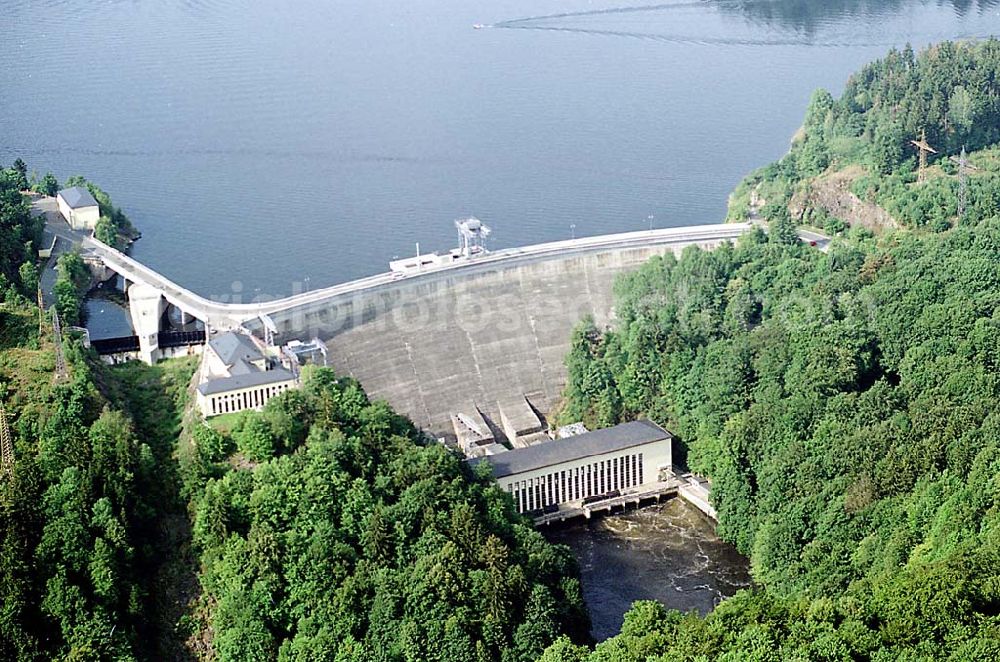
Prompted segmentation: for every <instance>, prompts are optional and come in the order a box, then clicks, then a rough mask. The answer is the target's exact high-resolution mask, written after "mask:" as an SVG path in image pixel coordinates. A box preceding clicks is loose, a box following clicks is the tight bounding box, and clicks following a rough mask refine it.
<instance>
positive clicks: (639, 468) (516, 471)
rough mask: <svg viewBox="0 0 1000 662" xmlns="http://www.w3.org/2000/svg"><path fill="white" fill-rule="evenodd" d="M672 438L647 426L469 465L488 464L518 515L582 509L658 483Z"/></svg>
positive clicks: (627, 426)
mask: <svg viewBox="0 0 1000 662" xmlns="http://www.w3.org/2000/svg"><path fill="white" fill-rule="evenodd" d="M672 445H673V435H671V434H670V433H669V432H667V431H666V430H664V429H663V428H661V427H660V426H658V425H656V424H655V423H652V422H650V421H634V422H632V423H622V424H621V425H616V426H615V427H612V428H606V429H604V430H595V431H594V432H586V433H584V434H579V435H575V436H572V437H569V438H567V439H557V440H554V441H549V442H545V443H541V444H537V445H534V446H528V447H527V448H516V449H514V450H510V451H507V452H504V453H498V454H496V455H489V456H486V457H477V458H473V459H470V460H468V462H469V464H470V466H473V467H474V466H475V465H478V464H480V463H482V462H489V463H490V464H491V465H492V468H493V476H494V478H496V480H497V483H498V484H499V485H500V487H501V488H503V489H505V490H507V491H508V492H510V493H511V495H512V496H513V497H514V503H515V504H516V505H517V510H518V512H520V513H532V512H537V511H544V510H547V509H552V508H558V507H559V506H562V505H582V504H584V503H590V502H592V501H594V500H595V499H598V500H599V499H601V498H603V497H607V498H614V497H616V496H618V495H619V494H626V493H628V492H630V491H635V490H639V489H640V488H643V487H648V486H651V485H655V484H657V483H660V482H661V481H662V480H663V478H664V475H665V473H668V472H672V470H673V455H672Z"/></svg>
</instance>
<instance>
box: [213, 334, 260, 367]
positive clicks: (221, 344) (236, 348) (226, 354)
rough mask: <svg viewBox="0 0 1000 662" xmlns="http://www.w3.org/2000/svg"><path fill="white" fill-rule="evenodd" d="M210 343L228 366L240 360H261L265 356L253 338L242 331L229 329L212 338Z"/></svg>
mask: <svg viewBox="0 0 1000 662" xmlns="http://www.w3.org/2000/svg"><path fill="white" fill-rule="evenodd" d="M208 344H209V346H211V348H212V349H213V350H214V351H215V353H216V354H218V355H219V358H220V359H221V360H222V362H223V363H224V364H226V365H227V366H231V365H235V364H236V363H238V362H240V361H259V360H260V359H262V358H264V355H263V354H261V352H260V349H258V348H257V345H255V344H254V342H253V340H251V339H250V338H249V337H248V336H246V335H244V334H242V333H234V332H233V331H227V332H226V333H223V334H222V335H220V336H219V337H218V338H212V340H210V341H209V343H208Z"/></svg>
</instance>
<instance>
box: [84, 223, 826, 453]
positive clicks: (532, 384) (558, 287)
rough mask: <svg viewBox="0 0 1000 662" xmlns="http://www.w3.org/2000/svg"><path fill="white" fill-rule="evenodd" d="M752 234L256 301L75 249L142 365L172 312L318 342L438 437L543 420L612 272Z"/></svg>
mask: <svg viewBox="0 0 1000 662" xmlns="http://www.w3.org/2000/svg"><path fill="white" fill-rule="evenodd" d="M752 227H753V226H752V225H751V224H747V223H730V224H718V225H705V226H692V227H681V228H668V229H656V230H648V231H639V232H628V233H621V234H611V235H602V236H597V237H584V238H578V239H571V240H565V241H556V242H549V243H544V244H537V245H533V246H526V247H520V248H509V249H502V250H497V251H495V252H483V253H480V254H477V255H473V256H471V257H464V258H462V259H457V260H455V261H453V262H449V263H448V264H446V265H441V266H437V265H431V266H425V267H421V268H418V269H411V270H406V271H390V272H387V273H382V274H378V275H375V276H370V277H367V278H361V279H358V280H354V281H350V282H347V283H342V284H339V285H335V286H332V287H327V288H323V289H317V290H312V291H309V292H305V293H301V294H296V295H293V296H290V297H285V298H280V299H274V300H271V301H259V302H252V303H231V302H224V301H213V300H211V299H208V298H206V297H204V296H201V295H199V294H196V293H194V292H192V291H190V290H188V289H186V288H183V287H181V286H180V285H178V284H176V283H174V282H173V281H171V280H170V279H168V278H166V277H165V276H163V275H161V274H159V273H158V272H156V271H155V270H153V269H151V268H149V267H147V266H145V265H143V264H141V263H140V262H138V261H136V260H134V259H133V258H131V257H129V256H127V255H125V254H124V253H122V252H120V251H118V250H115V249H113V248H111V247H109V246H106V245H105V244H103V243H101V242H99V241H97V240H95V239H93V238H87V239H84V240H83V245H82V248H83V251H84V256H85V258H86V259H87V260H88V262H90V263H91V264H92V265H95V266H103V268H104V269H105V270H106V272H105V273H104V274H103V275H104V276H106V277H110V276H111V275H112V273H113V274H118V275H120V276H122V277H123V278H124V279H125V281H126V283H127V284H130V286H128V287H127V292H128V299H129V309H130V315H131V318H132V323H133V328H134V329H135V333H136V335H138V337H139V344H140V352H139V356H140V358H141V359H142V360H144V361H146V362H154V361H155V360H157V359H158V358H160V356H161V354H160V352H159V348H158V346H157V344H156V343H157V334H158V332H159V331H160V324H161V320H162V318H163V316H164V313H165V312H166V310H167V308H168V307H169V306H174V307H176V308H177V309H179V310H180V311H181V313H182V315H183V316H185V317H193V318H197V319H199V320H201V321H202V322H203V323H204V324H205V325H206V327H207V328H209V329H210V330H212V331H216V330H225V329H233V328H237V327H240V326H242V327H244V328H247V329H249V330H251V331H258V332H263V333H265V334H267V333H270V334H272V335H273V337H274V339H275V341H280V342H287V341H289V340H292V339H311V338H319V339H320V340H322V341H323V342H324V343H325V344H326V346H327V350H328V356H329V363H330V365H331V366H332V367H333V368H334V369H335V370H336V371H337V372H338V373H339V374H344V375H350V376H352V377H354V378H356V379H358V381H359V382H360V383H361V384H362V386H364V388H365V389H366V391H367V392H368V393H369V394H370V395H371V396H372V397H373V398H381V399H385V400H386V401H388V402H389V404H390V405H392V406H393V408H395V409H396V410H397V411H399V412H401V413H403V414H405V415H407V416H409V417H410V418H411V419H412V420H413V421H414V422H415V423H416V424H418V425H420V426H421V427H423V428H425V429H427V430H429V431H431V432H435V433H441V434H444V433H448V432H450V430H451V427H452V426H451V419H450V415H451V413H452V412H455V411H469V410H471V409H476V410H478V411H479V412H481V413H482V414H483V415H484V416H486V417H487V419H493V420H497V418H494V417H497V412H498V409H499V403H500V402H501V401H503V400H509V399H511V398H527V400H528V401H529V403H530V404H531V406H532V407H534V408H535V409H537V410H538V411H539V412H540V413H541V414H543V415H544V414H546V413H548V412H550V411H552V409H554V408H555V406H556V405H557V404H558V402H559V399H560V396H561V392H562V389H563V387H564V386H565V383H566V368H565V364H564V359H565V356H566V354H567V352H568V351H569V346H570V340H571V335H572V330H573V328H574V326H575V325H576V324H578V323H579V321H580V320H581V319H582V318H583V317H584V316H586V315H590V316H592V317H593V319H594V321H595V323H596V324H597V325H598V327H599V328H601V327H604V326H606V325H607V324H609V323H610V322H611V321H612V320H613V319H614V310H613V305H614V293H613V286H614V281H615V280H616V276H617V275H618V274H620V273H623V272H627V271H631V270H633V269H635V268H637V267H638V266H640V265H641V264H642V263H644V262H646V261H647V260H648V259H649V258H651V257H653V256H655V255H665V254H668V253H672V254H680V252H681V251H683V250H684V249H685V248H686V247H688V246H698V247H700V248H702V249H706V250H708V249H712V248H716V247H718V246H719V245H721V244H723V243H728V242H733V241H735V240H736V239H738V238H739V237H740V236H742V235H743V234H745V233H747V232H749V231H750V230H751V229H752ZM807 239H808V238H807ZM265 325H266V326H267V329H266V330H265Z"/></svg>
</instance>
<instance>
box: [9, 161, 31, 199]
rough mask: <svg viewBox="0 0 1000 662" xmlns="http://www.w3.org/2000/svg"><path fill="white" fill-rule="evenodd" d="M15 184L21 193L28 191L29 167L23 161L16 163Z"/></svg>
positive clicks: (14, 168)
mask: <svg viewBox="0 0 1000 662" xmlns="http://www.w3.org/2000/svg"><path fill="white" fill-rule="evenodd" d="M13 170H14V173H15V179H14V181H15V183H16V185H17V188H18V190H19V191H27V190H28V166H27V164H25V162H24V161H22V160H21V159H17V160H16V161H14V167H13Z"/></svg>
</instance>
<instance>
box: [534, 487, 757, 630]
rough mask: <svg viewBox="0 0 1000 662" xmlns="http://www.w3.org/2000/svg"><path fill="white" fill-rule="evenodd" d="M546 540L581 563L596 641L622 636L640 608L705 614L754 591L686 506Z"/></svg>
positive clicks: (563, 531)
mask: <svg viewBox="0 0 1000 662" xmlns="http://www.w3.org/2000/svg"><path fill="white" fill-rule="evenodd" d="M543 533H545V536H546V537H547V538H548V539H549V540H551V541H552V542H556V543H561V544H565V545H568V546H569V547H570V549H571V550H572V551H573V554H574V555H575V556H576V558H577V560H578V562H579V564H580V574H581V578H582V581H583V595H584V599H585V600H586V602H587V607H588V608H589V609H590V616H591V620H592V623H593V628H592V634H593V636H594V637H595V638H596V639H597V640H599V641H601V640H604V639H607V638H608V637H611V636H614V635H615V634H617V633H618V631H619V629H620V628H621V624H622V618H623V617H624V615H625V612H626V611H628V609H629V607H630V606H631V604H632V603H633V602H634V601H636V600H657V601H659V602H661V603H663V604H664V605H666V606H667V607H668V608H671V609H679V610H681V611H691V610H695V611H697V612H699V613H701V614H705V613H707V612H709V611H710V610H711V609H712V608H713V607H715V605H717V604H718V603H719V601H721V600H722V599H724V598H726V597H729V596H731V595H733V594H734V593H736V591H738V590H739V589H741V588H747V587H749V586H750V584H751V581H750V576H749V571H748V564H747V561H746V559H744V558H743V557H741V556H740V555H739V553H738V552H737V551H736V550H735V549H734V548H733V547H732V546H731V545H728V544H727V543H724V542H722V541H721V540H719V538H718V537H717V536H716V535H715V532H714V528H713V526H712V524H711V523H710V522H709V521H708V520H707V519H706V518H705V517H704V516H703V515H702V514H701V513H699V512H698V511H697V510H695V509H694V508H693V507H691V506H690V505H688V504H687V503H685V502H684V501H682V500H681V499H671V500H669V501H665V502H663V503H660V504H657V505H654V506H649V507H647V508H643V509H641V510H635V511H628V512H626V513H624V514H618V515H612V516H607V517H597V518H595V519H592V520H590V521H589V522H586V523H580V522H576V523H571V524H569V525H567V526H563V527H559V528H552V529H543Z"/></svg>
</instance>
